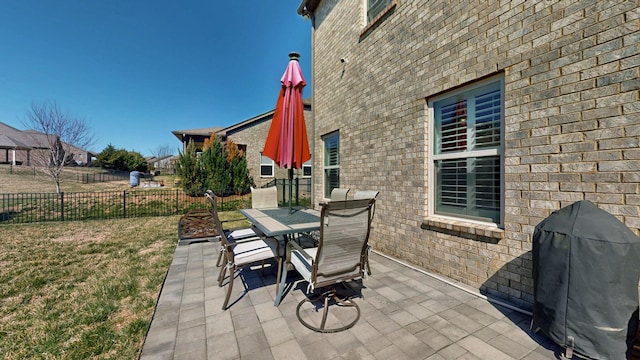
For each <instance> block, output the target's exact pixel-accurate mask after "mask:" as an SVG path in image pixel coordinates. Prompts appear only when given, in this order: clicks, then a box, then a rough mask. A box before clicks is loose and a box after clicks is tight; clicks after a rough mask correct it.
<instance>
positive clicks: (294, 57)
mask: <svg viewBox="0 0 640 360" xmlns="http://www.w3.org/2000/svg"><path fill="white" fill-rule="evenodd" d="M289 59H291V60H295V61H298V59H300V54H299V53H297V52H295V51H292V52H290V53H289Z"/></svg>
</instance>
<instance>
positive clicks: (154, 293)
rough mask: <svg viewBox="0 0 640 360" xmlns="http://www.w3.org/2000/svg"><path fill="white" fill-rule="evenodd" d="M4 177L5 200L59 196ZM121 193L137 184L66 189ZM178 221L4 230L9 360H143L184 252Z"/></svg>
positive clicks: (2, 316)
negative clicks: (177, 253) (172, 268)
mask: <svg viewBox="0 0 640 360" xmlns="http://www.w3.org/2000/svg"><path fill="white" fill-rule="evenodd" d="M4 170H5V169H4V168H0V193H5V192H55V185H54V184H53V182H52V181H50V180H49V179H48V178H45V177H35V176H34V175H33V172H31V173H29V172H28V171H27V172H26V173H20V172H14V173H13V174H11V173H9V172H8V171H4ZM165 183H171V184H172V183H173V181H167V180H165ZM114 187H115V188H116V189H118V188H119V189H122V190H124V189H127V188H128V187H129V185H128V182H127V183H124V182H122V183H120V184H118V183H116V184H114V183H98V184H77V183H75V184H74V183H69V182H65V183H63V186H62V189H63V191H108V190H114V189H113V188H114ZM220 215H221V218H222V219H223V220H225V219H229V218H234V217H236V218H237V216H238V215H239V213H237V212H226V213H221V214H220ZM178 220H179V216H168V217H150V218H129V219H114V220H86V221H72V222H69V221H67V222H44V223H29V224H5V225H0V354H1V355H0V357H1V358H3V359H88V358H91V359H137V358H138V357H139V354H140V351H141V350H142V345H143V343H144V337H145V335H146V332H147V329H148V328H149V325H150V323H151V319H152V317H153V311H154V308H155V305H156V301H157V298H158V295H159V293H160V290H161V287H162V283H163V281H164V277H165V275H166V272H167V270H168V268H169V265H170V263H171V260H172V257H173V252H174V250H175V247H176V244H177V224H178ZM243 224H245V225H246V220H245V221H243Z"/></svg>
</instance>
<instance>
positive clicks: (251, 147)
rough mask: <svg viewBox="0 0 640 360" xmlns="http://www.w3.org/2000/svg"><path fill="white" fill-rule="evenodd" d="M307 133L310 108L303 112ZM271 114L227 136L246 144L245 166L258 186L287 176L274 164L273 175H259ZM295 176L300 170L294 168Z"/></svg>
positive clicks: (309, 128) (300, 172) (309, 125)
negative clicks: (261, 154)
mask: <svg viewBox="0 0 640 360" xmlns="http://www.w3.org/2000/svg"><path fill="white" fill-rule="evenodd" d="M304 115H305V120H306V125H307V134H308V136H311V135H310V134H311V131H312V129H311V127H312V122H311V116H312V113H311V110H305V112H304ZM272 116H273V115H272V114H270V115H269V116H267V117H266V118H264V119H257V120H256V121H255V122H253V123H252V124H251V125H250V126H247V127H244V128H242V129H240V130H238V131H234V132H233V133H230V134H228V137H229V138H230V139H231V140H232V141H233V142H235V143H236V144H242V145H246V146H247V152H246V156H247V166H248V168H249V174H250V175H251V176H252V177H253V180H254V181H255V183H256V186H258V187H260V186H263V185H264V184H266V183H268V182H270V181H272V180H273V179H286V178H288V176H289V175H288V172H287V170H286V169H280V168H278V167H277V166H274V177H260V153H261V152H262V149H264V143H265V141H266V140H267V134H268V133H269V128H270V127H271V119H272V118H273V117H272ZM294 172H295V174H296V175H295V176H296V177H297V176H298V175H299V176H300V177H302V170H294Z"/></svg>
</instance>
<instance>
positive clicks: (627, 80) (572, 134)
mask: <svg viewBox="0 0 640 360" xmlns="http://www.w3.org/2000/svg"><path fill="white" fill-rule="evenodd" d="M298 12H299V13H300V14H302V15H304V16H306V17H308V18H310V19H311V21H310V26H312V44H313V49H312V52H313V54H314V58H313V66H312V69H313V74H312V77H313V89H312V90H313V124H314V129H313V131H312V132H310V134H311V136H312V139H311V140H310V141H311V142H312V143H313V144H314V145H313V148H312V152H313V153H314V154H316V155H317V156H315V157H314V161H313V163H314V166H315V167H316V171H314V172H313V175H314V179H313V184H314V200H313V202H312V203H314V204H317V203H318V201H320V200H321V199H323V198H327V197H328V196H329V192H330V191H331V189H332V188H333V187H337V186H339V187H345V188H351V189H352V191H355V190H379V191H380V195H379V197H378V202H377V204H376V214H375V219H374V224H373V230H372V234H371V239H370V241H371V244H372V246H373V248H374V249H376V250H379V251H381V252H383V253H386V254H389V255H392V256H394V257H397V258H400V259H402V260H404V261H408V262H410V263H413V264H416V265H418V266H421V267H423V268H426V269H428V270H430V271H433V272H436V273H439V274H441V275H444V276H446V277H448V278H450V279H454V280H457V281H460V282H462V283H465V284H467V285H471V286H473V287H475V288H478V289H480V290H481V291H483V292H487V293H491V294H494V295H497V296H500V297H504V298H508V299H509V300H511V301H513V302H515V303H518V304H520V306H523V307H530V305H531V304H532V303H533V279H532V257H531V251H530V250H531V246H532V236H533V232H534V227H535V226H536V225H537V224H538V223H539V222H540V221H541V220H543V219H544V218H546V217H547V216H548V215H549V214H550V213H551V212H552V211H554V210H558V209H560V208H561V207H564V206H566V205H569V204H571V203H573V202H575V201H577V200H583V199H585V200H590V201H592V202H594V203H595V204H597V205H598V206H599V207H600V208H602V209H604V210H606V211H608V212H610V213H612V214H613V215H615V216H616V217H618V218H619V219H620V220H621V221H622V222H623V223H624V224H626V225H627V226H628V227H629V228H631V229H632V230H633V231H635V232H636V233H639V229H640V215H639V205H640V150H639V149H638V145H639V144H640V101H639V89H640V82H639V81H638V74H639V70H640V55H639V54H638V49H639V48H638V43H639V42H640V31H639V26H638V24H639V23H640V8H639V6H638V2H636V1H578V0H573V1H569V0H568V1H542V0H532V1H523V0H519V1H490V2H486V1H456V2H450V1H422V0H404V1H394V0H378V1H335V0H332V1H329V0H325V1H320V0H315V1H314V0H305V1H303V2H302V4H301V5H300V8H299V10H298Z"/></svg>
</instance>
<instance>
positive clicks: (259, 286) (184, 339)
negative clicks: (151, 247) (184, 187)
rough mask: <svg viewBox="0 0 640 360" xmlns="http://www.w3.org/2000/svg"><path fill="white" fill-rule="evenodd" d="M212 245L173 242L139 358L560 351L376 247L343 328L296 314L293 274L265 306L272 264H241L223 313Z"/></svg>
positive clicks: (513, 315)
mask: <svg viewBox="0 0 640 360" xmlns="http://www.w3.org/2000/svg"><path fill="white" fill-rule="evenodd" d="M218 249H219V247H218V244H217V243H212V242H202V243H192V244H189V245H185V246H178V247H176V251H175V254H174V258H173V262H172V264H171V266H170V269H169V272H168V274H167V278H166V280H165V284H164V286H163V288H162V291H161V294H160V298H159V301H158V306H157V309H156V313H155V315H154V318H153V321H152V323H151V327H150V330H149V333H148V335H147V338H146V341H145V344H144V347H143V350H142V355H141V359H143V360H149V359H296V360H297V359H430V360H439V359H491V360H498V359H526V360H535V359H557V358H559V356H560V354H561V352H562V349H561V348H560V347H559V346H558V345H556V344H554V343H553V342H551V341H550V340H549V339H548V338H546V337H545V336H544V335H542V334H534V333H532V332H531V331H530V330H529V323H530V319H531V318H530V317H529V316H528V315H527V314H526V313H522V312H519V311H515V310H512V309H510V308H508V307H503V306H499V305H497V304H494V303H491V302H489V301H487V300H486V299H484V298H482V297H478V296H476V295H474V294H473V293H469V292H467V291H464V290H463V289H461V288H459V287H458V286H453V285H451V284H448V283H445V282H442V281H440V280H438V279H436V278H435V277H432V276H430V275H428V274H427V273H425V272H422V271H418V270H417V269H414V268H411V267H408V266H405V265H403V264H402V263H399V262H397V261H394V260H393V259H390V258H387V257H384V256H381V255H380V254H376V253H372V254H371V267H372V271H373V274H372V275H371V276H370V277H368V278H367V279H365V280H363V281H362V283H360V284H359V285H361V286H357V285H358V284H356V286H354V289H355V291H356V293H360V294H361V295H362V297H361V298H357V299H356V300H355V301H356V302H357V303H358V304H359V306H360V308H361V311H362V315H361V318H360V320H359V322H358V323H357V324H356V325H355V326H354V327H353V328H351V329H349V330H346V331H343V332H339V333H333V334H320V333H316V332H313V331H311V330H309V329H307V328H305V327H304V326H302V324H300V323H299V322H298V319H297V318H296V315H295V313H296V306H297V304H298V302H299V301H300V300H302V299H303V298H304V297H305V293H304V292H305V290H306V283H303V282H302V281H300V280H298V279H299V278H298V277H297V276H296V275H297V274H295V272H294V273H293V274H291V275H290V276H289V278H288V284H291V285H290V286H289V287H288V292H287V293H286V296H285V298H284V299H283V302H282V303H281V304H280V306H279V307H275V306H273V302H274V298H275V295H276V294H275V268H274V267H273V266H271V267H270V268H269V267H267V268H266V269H265V270H264V272H262V271H261V270H260V269H259V267H258V268H257V269H256V268H253V269H249V268H247V269H244V270H243V271H242V278H243V279H244V280H245V285H246V287H247V288H248V289H249V290H248V291H247V292H246V293H245V288H244V287H243V282H242V281H238V280H240V279H238V278H237V279H236V283H235V284H234V291H233V293H232V297H231V301H230V303H232V305H231V308H230V309H228V310H227V311H222V310H221V306H222V302H223V300H224V294H225V289H224V288H220V287H218V284H217V275H218V272H219V268H217V267H216V265H215V263H216V260H217V257H218ZM294 281H295V282H294ZM463 288H464V286H463ZM243 293H244V296H242V295H243ZM234 301H235V303H234Z"/></svg>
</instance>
